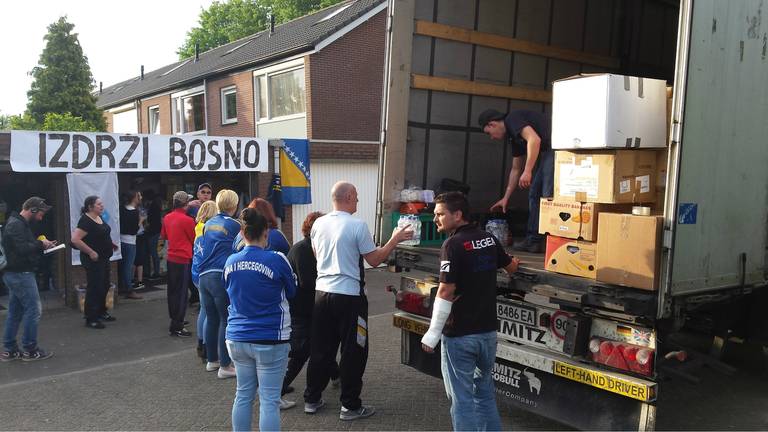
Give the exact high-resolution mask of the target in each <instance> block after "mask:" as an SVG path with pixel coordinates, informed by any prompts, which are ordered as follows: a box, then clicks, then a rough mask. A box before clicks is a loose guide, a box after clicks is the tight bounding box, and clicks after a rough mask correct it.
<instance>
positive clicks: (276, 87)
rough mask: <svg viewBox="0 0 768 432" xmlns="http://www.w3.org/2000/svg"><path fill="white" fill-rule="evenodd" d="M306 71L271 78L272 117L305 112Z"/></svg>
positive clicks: (270, 103) (285, 73) (296, 71)
mask: <svg viewBox="0 0 768 432" xmlns="http://www.w3.org/2000/svg"><path fill="white" fill-rule="evenodd" d="M304 92H305V90H304V69H296V70H292V71H290V72H284V73H281V74H276V75H271V76H270V77H269V95H270V100H269V105H270V106H269V107H270V117H282V116H287V115H291V114H299V113H303V112H305V108H304V104H305V93H304Z"/></svg>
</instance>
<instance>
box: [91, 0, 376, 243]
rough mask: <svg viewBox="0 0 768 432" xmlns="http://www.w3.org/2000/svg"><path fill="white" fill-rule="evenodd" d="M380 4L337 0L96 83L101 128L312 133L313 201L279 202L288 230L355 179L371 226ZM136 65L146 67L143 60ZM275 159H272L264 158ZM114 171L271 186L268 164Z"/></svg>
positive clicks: (125, 181)
mask: <svg viewBox="0 0 768 432" xmlns="http://www.w3.org/2000/svg"><path fill="white" fill-rule="evenodd" d="M385 27H386V2H384V1H383V0H357V1H348V2H343V3H340V4H338V5H335V6H333V7H330V8H326V9H323V10H321V11H319V12H316V13H314V14H311V15H307V16H305V17H302V18H298V19H296V20H293V21H290V22H288V23H284V24H282V25H279V26H276V27H274V29H265V30H263V31H261V32H259V33H256V34H254V35H251V36H248V37H246V38H243V39H240V40H238V41H235V42H232V43H229V44H227V45H224V46H221V47H218V48H215V49H212V50H210V51H206V52H202V53H199V55H196V56H195V57H193V58H189V59H185V60H182V61H178V62H176V63H172V64H169V65H167V66H165V67H162V68H160V69H157V70H155V71H151V72H148V73H144V72H143V71H142V73H141V75H139V76H137V77H134V78H131V79H129V80H127V81H124V82H121V83H118V84H115V85H112V86H109V87H106V88H103V89H102V90H100V92H99V95H98V96H99V100H98V105H99V107H100V108H103V109H104V110H105V116H106V120H107V125H108V131H110V132H118V133H144V134H164V135H171V134H201V135H211V136H256V137H267V138H307V139H309V140H310V159H311V170H312V196H313V203H312V204H310V205H296V206H290V207H286V209H285V216H286V217H285V220H284V221H283V226H282V228H283V232H284V233H285V234H286V236H287V237H288V238H289V240H292V241H296V240H298V239H299V238H300V235H301V234H300V228H301V222H302V221H303V219H304V217H305V216H306V214H307V213H309V212H311V211H315V210H321V211H329V210H330V209H331V205H330V186H331V185H332V184H333V183H334V182H336V181H338V180H349V181H352V182H353V183H355V184H356V185H357V186H358V189H359V192H360V206H359V213H358V215H359V216H360V217H361V218H363V219H364V220H366V221H367V222H368V223H369V225H370V226H371V228H373V226H374V218H375V201H376V190H377V170H378V153H379V136H380V126H379V125H380V117H381V99H382V82H383V70H384V50H385ZM142 69H143V67H142ZM270 159H271V160H270V167H271V169H272V167H273V166H274V160H272V158H270ZM171 177H172V176H171V175H166V174H162V175H161V174H159V173H158V174H153V173H146V174H144V173H141V174H122V173H121V174H120V183H121V188H129V187H130V188H142V187H145V186H146V185H155V186H154V187H156V188H158V189H159V191H160V193H161V194H164V195H166V196H167V195H168V193H173V190H175V189H178V188H179V187H181V188H184V189H187V190H188V191H189V189H190V188H194V186H195V185H196V184H199V183H201V182H203V181H209V182H211V183H212V184H213V186H214V191H216V190H218V189H221V188H224V187H229V188H233V189H234V190H236V191H238V192H241V193H242V198H243V200H246V199H248V200H250V198H252V197H254V196H261V197H264V196H266V194H267V192H268V185H269V180H270V177H271V174H269V173H250V174H249V173H231V172H230V173H199V174H197V173H191V174H174V175H173V178H171Z"/></svg>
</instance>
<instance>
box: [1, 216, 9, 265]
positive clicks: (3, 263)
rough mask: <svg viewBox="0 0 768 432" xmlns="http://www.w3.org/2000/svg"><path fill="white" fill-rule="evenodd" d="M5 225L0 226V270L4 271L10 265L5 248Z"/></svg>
mask: <svg viewBox="0 0 768 432" xmlns="http://www.w3.org/2000/svg"><path fill="white" fill-rule="evenodd" d="M3 231H4V230H3V227H2V226H0V271H3V270H4V269H5V267H6V266H7V265H8V258H6V257H5V249H4V248H3Z"/></svg>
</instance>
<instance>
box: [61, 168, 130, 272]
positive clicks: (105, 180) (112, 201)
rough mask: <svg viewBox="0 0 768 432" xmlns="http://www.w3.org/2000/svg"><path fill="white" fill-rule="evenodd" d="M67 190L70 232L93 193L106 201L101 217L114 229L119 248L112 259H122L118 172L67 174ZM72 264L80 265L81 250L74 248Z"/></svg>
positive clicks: (113, 232) (112, 235) (111, 234)
mask: <svg viewBox="0 0 768 432" xmlns="http://www.w3.org/2000/svg"><path fill="white" fill-rule="evenodd" d="M67 190H68V191H69V228H70V232H72V231H74V230H75V228H77V222H78V221H79V220H80V216H82V213H80V209H82V208H83V204H84V202H85V199H86V198H87V197H89V196H91V195H96V196H98V197H99V198H101V201H102V202H103V203H104V213H102V215H101V219H103V220H104V222H105V223H107V224H108V225H109V227H110V228H111V229H112V232H111V233H110V236H111V237H112V243H114V244H116V245H117V246H118V249H117V250H116V251H115V252H114V254H112V258H111V261H117V260H119V259H121V258H122V257H121V256H120V198H119V197H118V189H117V174H116V173H94V174H67ZM72 265H80V251H79V250H77V249H75V248H72Z"/></svg>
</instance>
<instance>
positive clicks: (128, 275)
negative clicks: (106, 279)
mask: <svg viewBox="0 0 768 432" xmlns="http://www.w3.org/2000/svg"><path fill="white" fill-rule="evenodd" d="M120 253H121V254H122V256H123V258H122V259H121V260H120V265H119V267H118V268H117V277H118V280H119V281H120V282H119V284H118V287H117V289H118V291H119V292H120V293H128V292H131V291H133V283H132V281H133V264H134V261H135V260H136V245H135V244H129V243H123V242H120Z"/></svg>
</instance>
